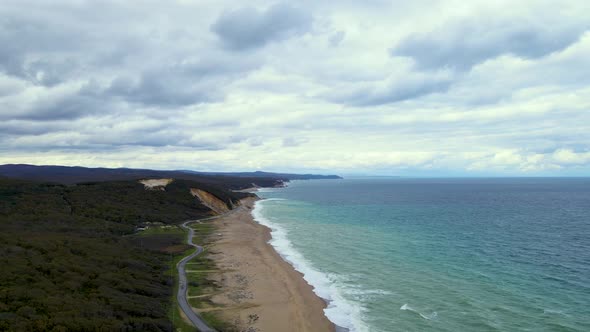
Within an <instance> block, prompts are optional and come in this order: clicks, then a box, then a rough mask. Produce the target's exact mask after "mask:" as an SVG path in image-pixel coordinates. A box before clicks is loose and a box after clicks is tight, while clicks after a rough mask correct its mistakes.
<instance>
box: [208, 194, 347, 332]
mask: <svg viewBox="0 0 590 332" xmlns="http://www.w3.org/2000/svg"><path fill="white" fill-rule="evenodd" d="M254 202H255V200H254V199H251V198H249V199H246V200H243V201H242V207H240V208H239V209H238V210H237V211H234V212H232V213H230V214H228V215H226V216H224V217H221V218H219V219H217V220H216V221H215V224H216V225H217V226H218V230H217V232H216V234H215V236H214V237H215V238H216V240H215V241H214V242H213V244H212V245H211V246H210V247H209V248H208V250H207V251H208V255H209V257H210V258H212V259H214V260H215V262H216V264H217V267H218V269H219V272H215V273H213V274H212V278H213V279H215V280H216V281H217V282H218V283H219V285H220V286H221V293H220V294H217V295H215V296H213V297H212V300H213V302H214V303H216V304H219V305H220V307H222V308H223V309H222V310H220V311H219V313H220V314H221V317H223V318H224V320H227V321H229V322H232V323H234V324H236V325H238V326H239V327H240V329H241V330H246V331H260V332H265V331H267V332H276V331H314V332H315V331H334V330H335V326H334V325H333V324H332V323H331V322H330V321H329V320H328V319H327V318H326V317H325V315H324V312H323V309H324V308H325V307H326V303H325V302H324V301H323V300H322V299H320V298H319V297H318V296H317V295H315V293H314V292H313V289H312V287H311V286H310V285H309V284H307V282H306V281H305V280H304V279H303V275H302V274H301V273H299V272H297V271H296V270H295V269H294V268H293V267H292V266H291V265H289V264H288V263H287V262H285V261H284V260H283V259H282V258H281V257H280V256H279V254H278V253H277V252H276V251H275V250H274V249H273V248H272V246H271V245H270V244H268V241H269V240H270V238H271V235H270V229H269V228H267V227H265V226H263V225H260V224H258V223H256V222H255V221H254V219H253V217H252V214H251V209H252V208H253V205H254Z"/></svg>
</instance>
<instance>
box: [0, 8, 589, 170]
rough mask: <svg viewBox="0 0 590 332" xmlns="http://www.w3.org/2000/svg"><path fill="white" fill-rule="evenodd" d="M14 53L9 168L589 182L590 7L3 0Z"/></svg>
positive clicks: (8, 83) (6, 51)
mask: <svg viewBox="0 0 590 332" xmlns="http://www.w3.org/2000/svg"><path fill="white" fill-rule="evenodd" d="M246 3H248V5H246ZM0 45H1V46H0V164H3V163H31V164H61V165H83V166H107V167H149V168H158V169H194V170H225V171H235V170H257V169H264V170H273V171H313V172H322V173H331V172H338V173H344V174H353V173H363V174H392V175H396V174H402V175H441V174H442V175H444V174H447V175H449V174H451V175H495V174H505V175H590V1H587V0H579V1H567V0H565V1H559V2H556V1H543V0H538V1H529V0H522V1H498V0H494V1H464V0H458V1H422V0H418V1H389V0H365V1H352V0H340V1H317V0H304V1H289V2H274V1H258V0H255V1H248V2H244V1H225V0H215V1H208V0H194V1H191V0H177V1H141V2H139V1H82V0H67V1H64V0H60V1H58V0H54V1H39V0H34V1H33V0H2V2H1V3H0Z"/></svg>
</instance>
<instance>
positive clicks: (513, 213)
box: [254, 178, 590, 331]
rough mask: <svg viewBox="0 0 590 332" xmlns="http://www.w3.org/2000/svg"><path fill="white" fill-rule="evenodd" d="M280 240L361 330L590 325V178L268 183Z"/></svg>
mask: <svg viewBox="0 0 590 332" xmlns="http://www.w3.org/2000/svg"><path fill="white" fill-rule="evenodd" d="M259 195H260V196H262V197H265V198H268V199H267V200H264V201H262V202H261V203H259V204H258V205H257V208H256V209H255V211H254V214H255V216H256V217H257V219H258V220H259V221H260V222H261V223H265V224H267V225H269V226H271V227H272V228H273V229H274V232H273V240H272V243H273V245H274V246H275V247H276V248H277V250H278V251H279V252H280V253H281V254H282V255H283V256H284V257H285V258H286V259H287V260H289V261H290V262H291V263H292V264H294V265H295V267H296V268H297V269H298V270H300V271H302V272H303V273H304V274H305V277H306V279H307V280H308V282H310V283H311V284H312V285H313V286H315V287H316V292H317V293H318V294H319V295H320V296H322V297H324V298H326V299H328V300H329V301H330V305H329V308H328V309H327V310H326V314H327V316H328V317H329V318H330V319H331V320H332V321H334V322H335V323H337V324H338V325H340V326H343V327H347V328H349V329H350V330H353V331H590V179H588V178H576V179H574V178H561V179H549V178H526V179H518V178H510V179H405V178H389V179H387V178H374V179H371V178H364V179H345V180H318V181H294V182H293V183H291V184H290V185H289V187H287V188H282V189H271V190H264V191H262V192H260V193H259Z"/></svg>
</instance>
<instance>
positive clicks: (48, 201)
mask: <svg viewBox="0 0 590 332" xmlns="http://www.w3.org/2000/svg"><path fill="white" fill-rule="evenodd" d="M188 188H200V189H204V190H207V191H209V192H212V193H214V194H215V195H216V196H218V197H219V198H221V199H222V200H224V201H225V202H227V203H228V204H230V202H235V201H237V200H238V199H240V198H241V197H243V195H247V194H243V193H234V192H231V191H227V190H225V189H223V188H217V187H212V186H211V185H209V184H207V185H203V184H201V183H197V182H192V181H186V180H178V181H174V182H173V183H172V184H170V185H169V186H168V187H166V191H147V190H144V187H143V185H141V184H138V183H137V182H135V181H119V182H99V183H85V184H78V185H74V186H65V185H60V184H51V183H35V182H26V181H19V180H9V179H1V178H0V248H1V249H0V265H1V266H2V272H1V273H0V285H2V287H1V288H0V330H5V331H68V330H70V331H99V330H100V331H172V330H173V324H172V321H171V320H172V319H174V317H175V319H174V321H175V322H176V323H178V324H182V323H181V320H180V319H179V318H178V317H179V316H178V315H177V316H174V313H176V314H178V312H177V311H176V312H174V311H175V308H176V306H175V305H173V301H172V300H173V299H174V293H173V278H172V273H171V270H170V268H171V266H172V267H173V266H174V265H172V264H175V259H174V258H177V257H181V256H182V255H183V254H184V252H185V251H186V249H187V246H186V245H184V244H183V240H184V232H183V231H182V229H180V228H178V227H177V226H174V225H177V224H178V223H180V222H181V221H184V220H187V219H196V218H203V217H206V216H208V215H209V213H210V211H209V210H208V209H207V208H206V207H204V206H202V205H201V204H199V203H197V201H196V199H195V198H194V197H192V196H191V195H190V193H189V190H188ZM154 223H158V224H160V225H173V226H172V227H171V228H153V227H152V228H148V230H147V231H144V232H143V233H139V234H136V235H133V234H134V233H136V229H137V228H138V227H144V226H146V225H154ZM196 241H200V239H196ZM173 271H175V269H173ZM171 313H172V315H171ZM171 316H172V317H171ZM179 327H182V326H179Z"/></svg>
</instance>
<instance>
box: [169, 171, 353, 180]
mask: <svg viewBox="0 0 590 332" xmlns="http://www.w3.org/2000/svg"><path fill="white" fill-rule="evenodd" d="M181 172H186V173H189V174H200V175H220V176H237V177H249V178H278V179H286V180H327V179H342V177H340V176H338V175H319V174H292V173H272V172H263V171H256V172H197V171H181Z"/></svg>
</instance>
